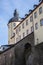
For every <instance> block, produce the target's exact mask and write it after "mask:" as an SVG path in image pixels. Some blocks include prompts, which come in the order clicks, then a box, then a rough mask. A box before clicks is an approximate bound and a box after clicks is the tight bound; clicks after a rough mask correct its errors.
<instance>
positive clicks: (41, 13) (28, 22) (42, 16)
mask: <svg viewBox="0 0 43 65" xmlns="http://www.w3.org/2000/svg"><path fill="white" fill-rule="evenodd" d="M40 20H42V25H41V24H40ZM13 31H14V33H15V37H13V38H12V39H14V43H16V42H18V41H20V40H21V39H23V38H24V37H25V36H27V35H29V34H31V33H32V32H34V43H35V45H37V44H39V43H41V42H43V2H42V3H41V4H40V5H39V6H38V7H37V8H36V9H34V11H33V12H32V13H31V14H30V15H28V17H26V18H25V19H24V20H23V21H22V22H21V23H19V24H18V25H17V26H16V27H15V28H14V30H13ZM12 39H11V40H12Z"/></svg>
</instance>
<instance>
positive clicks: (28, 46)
mask: <svg viewBox="0 0 43 65" xmlns="http://www.w3.org/2000/svg"><path fill="white" fill-rule="evenodd" d="M31 48H32V46H31V44H30V43H26V44H25V46H24V57H25V64H27V60H28V57H29V56H30V54H31V51H32V50H31Z"/></svg>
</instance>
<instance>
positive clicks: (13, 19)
mask: <svg viewBox="0 0 43 65" xmlns="http://www.w3.org/2000/svg"><path fill="white" fill-rule="evenodd" d="M18 21H19V14H18V12H17V10H16V9H15V10H14V16H13V17H12V18H11V19H10V20H9V22H8V24H9V23H11V22H18ZM19 22H20V21H19Z"/></svg>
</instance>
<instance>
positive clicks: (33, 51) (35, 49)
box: [0, 33, 43, 65]
mask: <svg viewBox="0 0 43 65" xmlns="http://www.w3.org/2000/svg"><path fill="white" fill-rule="evenodd" d="M0 65H43V43H41V44H40V45H37V46H34V34H33V33H32V34H31V35H28V36H27V37H25V38H24V39H22V40H21V41H19V42H17V43H16V44H15V45H13V46H11V47H10V48H9V49H7V50H5V51H4V52H2V53H1V54H0Z"/></svg>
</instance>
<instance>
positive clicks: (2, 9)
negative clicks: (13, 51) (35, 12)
mask: <svg viewBox="0 0 43 65" xmlns="http://www.w3.org/2000/svg"><path fill="white" fill-rule="evenodd" d="M34 4H38V0H0V45H5V44H8V27H7V23H8V21H9V19H10V18H11V17H13V12H14V10H15V8H16V9H17V10H18V12H19V16H20V17H24V15H25V14H26V13H28V11H29V9H33V5H34Z"/></svg>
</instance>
